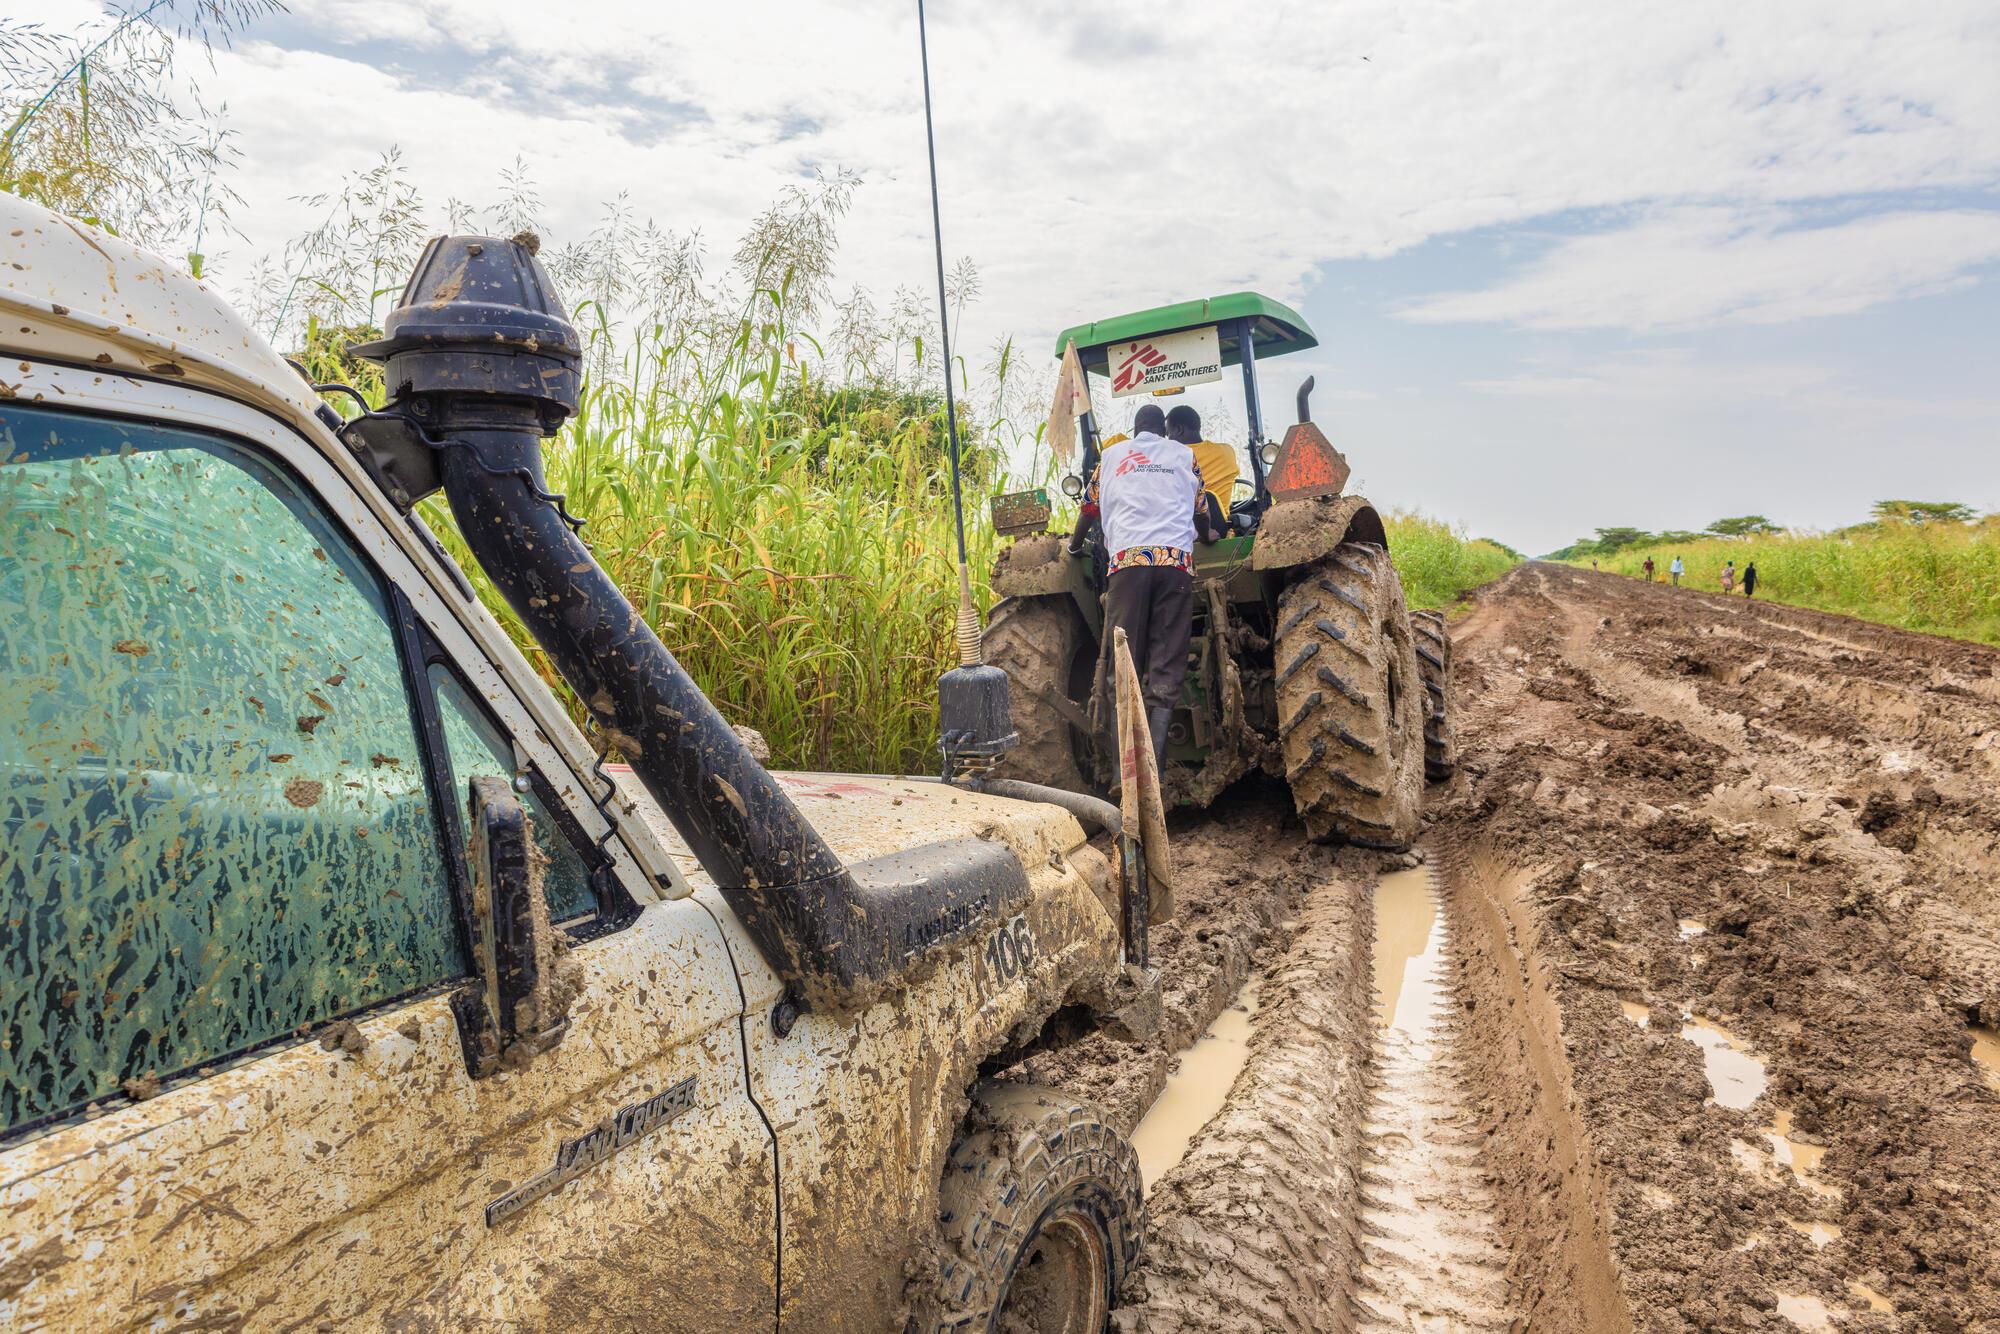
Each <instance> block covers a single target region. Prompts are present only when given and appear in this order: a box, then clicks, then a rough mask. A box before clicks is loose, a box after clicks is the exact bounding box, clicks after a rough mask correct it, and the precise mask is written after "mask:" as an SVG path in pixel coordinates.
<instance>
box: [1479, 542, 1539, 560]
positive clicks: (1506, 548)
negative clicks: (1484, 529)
mask: <svg viewBox="0 0 2000 1334" xmlns="http://www.w3.org/2000/svg"><path fill="white" fill-rule="evenodd" d="M1472 540H1473V541H1475V542H1484V543H1485V544H1486V545H1487V546H1489V547H1499V548H1500V549H1501V550H1502V551H1504V552H1506V553H1507V554H1508V555H1510V556H1512V557H1513V558H1514V559H1515V560H1526V559H1527V557H1526V556H1523V555H1522V554H1521V553H1520V552H1518V551H1516V550H1514V548H1512V547H1510V546H1508V545H1507V544H1506V543H1505V542H1502V541H1501V540H1500V539H1499V538H1497V537H1475V538H1473V539H1472Z"/></svg>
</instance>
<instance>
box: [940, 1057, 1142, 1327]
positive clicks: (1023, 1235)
mask: <svg viewBox="0 0 2000 1334" xmlns="http://www.w3.org/2000/svg"><path fill="white" fill-rule="evenodd" d="M1144 1229H1145V1202H1144V1197H1143V1195H1142V1192H1141V1186H1140V1181H1139V1158H1138V1155H1137V1154H1135V1153H1134V1152H1133V1151H1132V1145H1131V1144H1130V1143H1129V1142H1128V1141H1127V1140H1126V1138H1125V1137H1124V1136H1123V1135H1121V1134H1119V1133H1118V1132H1117V1131H1116V1130H1114V1129H1113V1128H1112V1127H1111V1124H1110V1119H1109V1118H1108V1117H1107V1116H1105V1114H1104V1113H1103V1112H1101V1111H1099V1110H1098V1109H1097V1108H1095V1107H1093V1106H1091V1105H1090V1104H1089V1103H1086V1102H1079V1101H1077V1100H1076V1099H1074V1098H1070V1097H1068V1096H1066V1095H1064V1094H1062V1093H1058V1092H1057V1091H1055V1090H1054V1089H1049V1088H1042V1087H1040V1086H1038V1085H1035V1084H1005V1083H986V1084H981V1085H980V1086H979V1087H978V1088H976V1089H974V1090H973V1094H972V1110H971V1112H970V1114H969V1115H968V1116H967V1117H966V1123H965V1128H964V1129H963V1130H962V1131H961V1132H960V1134H959V1137H958V1140H957V1142H956V1143H954V1144H953V1145H952V1148H951V1154H950V1156H949V1157H948V1158H947V1159H946V1161H945V1169H944V1181H943V1184H942V1186H941V1187H940V1189H939V1192H938V1231H939V1234H940V1235H939V1241H940V1242H941V1243H942V1244H941V1245H940V1246H939V1248H938V1254H939V1259H940V1262H939V1265H938V1273H937V1278H936V1281H935V1286H934V1287H933V1288H932V1290H931V1291H930V1292H928V1293H926V1294H924V1295H923V1296H922V1297H921V1298H920V1299H919V1301H918V1304H917V1311H916V1319H915V1320H913V1321H912V1322H911V1328H912V1329H915V1330H918V1331H922V1332H923V1334H947V1332H949V1334H973V1332H974V1331H977V1334H993V1332H994V1331H1002V1330H1014V1329H1032V1330H1036V1331H1038V1334H1041V1332H1046V1334H1102V1331H1103V1330H1104V1328H1105V1325H1106V1323H1107V1321H1108V1320H1109V1318H1110V1314H1111V1307H1112V1305H1113V1304H1114V1303H1115V1302H1116V1301H1117V1300H1118V1289H1119V1286H1120V1285H1121V1284H1123V1283H1124V1281H1125V1276H1126V1274H1127V1273H1129V1272H1130V1271H1131V1268H1132V1265H1133V1264H1134V1263H1135V1262H1136V1261H1137V1259H1138V1257H1139V1244H1140V1240H1141V1236H1142V1234H1143V1232H1144Z"/></svg>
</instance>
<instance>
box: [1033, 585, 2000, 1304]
mask: <svg viewBox="0 0 2000 1334" xmlns="http://www.w3.org/2000/svg"><path fill="white" fill-rule="evenodd" d="M1454 640H1455V644H1456V647H1457V668H1456V670H1457V677H1456V681H1455V685H1454V700H1453V704H1454V708H1455V709H1456V710H1457V713H1458V717H1459V726H1460V739H1461V743H1462V746H1463V767H1462V769H1461V772H1460V774H1459V776H1458V778H1457V779H1456V780H1455V781H1454V782H1453V783H1451V784H1450V785H1448V786H1445V787H1440V788H1433V789H1432V791H1431V794H1430V798H1429V803H1428V806H1429V810H1428V816H1427V821H1428V828H1427V830H1426V833H1425V836H1424V840H1423V843H1422V844H1421V845H1420V847H1419V849H1418V852H1417V854H1416V856H1421V857H1422V858H1423V859H1424V865H1423V866H1422V868H1421V869H1415V868H1413V867H1412V865H1411V863H1413V862H1414V861H1415V860H1416V856H1413V857H1405V858H1395V857H1384V856H1382V855H1380V854H1374V853H1364V852H1361V851H1358V850H1352V849H1347V850H1333V849H1327V848H1321V847H1316V846H1313V845H1311V844H1310V843H1308V842H1307V841H1306V840H1305V839H1304V838H1303V835H1302V833H1301V831H1300V830H1299V829H1298V828H1297V826H1296V824H1295V823H1293V822H1292V821H1291V820H1290V819H1289V818H1288V815H1287V807H1286V803H1285V800H1284V798H1283V796H1282V794H1280V793H1276V792H1273V791H1269V790H1264V789H1257V788H1254V787H1253V788H1250V789H1246V790H1244V791H1239V792H1236V793H1232V794H1231V795H1230V796H1229V797H1228V798H1227V799H1226V800H1225V801H1224V802H1223V803H1221V804H1220V805H1219V806H1218V807H1217V808H1216V809H1215V810H1213V811H1211V812H1210V813H1209V814H1208V815H1206V816H1204V817H1201V818H1199V819H1195V820H1191V821H1189V822H1188V823H1187V824H1186V826H1185V827H1183V828H1180V829H1178V830H1177V834H1178V837H1179V843H1178V845H1177V847H1178V858H1179V860H1180V863H1181V865H1182V866H1183V867H1185V868H1188V869H1187V880H1188V882H1189V883H1188V884H1187V885H1186V887H1185V888H1184V891H1183V904H1184V912H1183V916H1182V917H1181V919H1180V920H1179V921H1177V922H1175V923H1172V924H1169V925H1167V926H1165V927H1163V928H1162V929H1161V930H1160V932H1159V934H1158V940H1159V944H1160V950H1159V953H1160V962H1161V963H1162V964H1163V966H1164V967H1165V968H1166V969H1167V970H1168V972H1167V975H1168V977H1169V978H1170V979H1171V981H1172V995H1171V997H1170V1001H1169V1010H1170V1012H1171V1014H1172V1016H1173V1021H1172V1023H1171V1024H1170V1030H1171V1031H1170V1032H1169V1033H1168V1034H1166V1035H1165V1038H1164V1040H1163V1041H1162V1042H1161V1043H1160V1044H1159V1045H1158V1047H1157V1048H1155V1049H1149V1050H1147V1051H1144V1052H1141V1053H1138V1054H1137V1055H1136V1056H1135V1055H1134V1053H1133V1052H1132V1051H1131V1049H1127V1048H1113V1047H1111V1046H1109V1045H1108V1044H1107V1045H1104V1046H1097V1045H1093V1044H1086V1045H1085V1046H1083V1047H1080V1048H1077V1049H1073V1050H1071V1051H1069V1052H1065V1053H1060V1054H1058V1055H1056V1056H1053V1057H1045V1058H1042V1060H1041V1063H1040V1068H1039V1069H1038V1071H1037V1073H1038V1074H1039V1075H1040V1076H1041V1077H1044V1078H1050V1079H1055V1080H1057V1081H1058V1082H1064V1083H1068V1084H1070V1085H1071V1086H1072V1087H1075V1088H1078V1089H1079V1090H1080V1091H1084V1092H1087V1093H1090V1094H1092V1095H1094V1096H1097V1097H1099V1098H1100V1099H1102V1100H1104V1101H1106V1102H1107V1103H1109V1104H1110V1105H1112V1106H1113V1107H1114V1108H1115V1109H1116V1110H1117V1112H1118V1114H1119V1116H1120V1117H1121V1118H1123V1119H1125V1120H1126V1121H1127V1123H1128V1124H1135V1123H1137V1122H1138V1121H1139V1119H1140V1118H1141V1117H1142V1116H1144V1115H1146V1114H1148V1111H1149V1109H1150V1110H1151V1115H1152V1116H1153V1117H1154V1118H1156V1119H1155V1120H1154V1121H1153V1122H1151V1123H1150V1124H1149V1127H1148V1135H1147V1139H1148V1142H1149V1143H1150V1144H1154V1145H1155V1146H1157V1145H1158V1144H1159V1143H1160V1142H1162V1140H1163V1139H1164V1140H1165V1141H1167V1142H1169V1143H1170V1144H1171V1143H1172V1142H1173V1141H1176V1140H1184V1141H1185V1142H1184V1143H1179V1144H1177V1145H1174V1147H1175V1148H1177V1152H1169V1153H1167V1154H1166V1155H1165V1156H1164V1157H1161V1156H1160V1153H1161V1151H1160V1150H1159V1149H1158V1148H1157V1147H1155V1148H1154V1149H1153V1150H1152V1153H1153V1157H1154V1160H1155V1162H1156V1164H1160V1165H1159V1166H1156V1168H1155V1175H1156V1179H1153V1180H1150V1181H1149V1196H1148V1211H1149V1215H1150V1226H1151V1243H1150V1250H1149V1254H1148V1258H1147V1260H1146V1263H1145V1265H1144V1267H1143V1268H1142V1269H1141V1271H1140V1273H1139V1274H1138V1275H1137V1277H1136V1278H1135V1279H1134V1280H1133V1282H1132V1285H1131V1287H1130V1289H1129V1291H1128V1293H1127V1300H1128V1307H1127V1309H1125V1310H1124V1311H1121V1312H1120V1313H1119V1316H1118V1320H1119V1322H1120V1327H1121V1328H1124V1329H1150V1330H1194V1329H1201V1330H1216V1329H1297V1330H1333V1329H1340V1330H1346V1329H1371V1330H1382V1329H1396V1330H1413V1329H1510V1328H1511V1329H1529V1330H1591V1331H1596V1330H1620V1329H1633V1330H1642V1331H1656V1330H1657V1331H1669V1330H1672V1331H1679V1330H1710V1329H1722V1330H1738V1329H1742V1330H1791V1329H1798V1328H1804V1329H1856V1330H1891V1329H1893V1330H1979V1329H2000V1068H1996V1062H2000V1037H1996V1034H1995V1031H1994V1028H1993V1025H1995V1024H1996V1023H2000V894H1996V891H1997V890H2000V797H1996V795H1995V794H1996V791H2000V652H1996V651H1994V650H1990V649H1986V648H1982V647H1978V646H1974V645H1966V644H1959V643H1955V642H1952V641H1945V640H1937V639H1929V638H1925V637H1921V636H1916V635H1910V634H1905V633H1902V632H1899V631H1894V630H1889V629H1885V628H1881V627H1876V626H1869V625H1865V624H1863V623H1860V622H1855V621H1850V620H1846V619H1843V618H1838V617H1831V616H1826V615H1821V614H1818V613H1811V612H1804V611H1799V610H1795V609H1790V608H1783V607H1776V606H1770V605H1766V604H1751V603H1746V602H1745V601H1744V600H1743V599H1741V598H1733V599H1724V598H1721V597H1718V596H1713V595H1708V594H1701V593H1694V592H1692V591H1689V590H1674V589H1668V588H1665V587H1664V586H1658V585H1655V586H1646V585H1642V584H1639V583H1636V582H1634V581H1631V580H1626V579H1621V578H1617V577H1615V576H1610V575H1594V574H1591V573H1588V572H1579V571H1574V570H1571V569H1568V568H1565V567H1556V566H1545V565H1529V566H1524V567H1521V568H1519V569H1517V570H1515V571H1514V572H1513V573H1512V574H1510V575H1509V576H1508V577H1506V578H1505V579H1503V580H1501V581H1500V582H1499V583H1498V584H1495V585H1493V586H1491V587H1489V588H1488V589H1486V590H1484V591H1483V592H1482V593H1481V595H1480V596H1479V597H1478V598H1477V600H1476V606H1475V608H1474V610H1473V611H1472V613H1471V614H1470V615H1469V616H1467V617H1465V618H1463V619H1461V620H1458V621H1457V622H1455V623H1454ZM1246 979H1247V980H1250V981H1252V982H1253V984H1254V985H1253V990H1252V992H1251V996H1252V998H1253V1001H1254V1007H1255V1012H1254V1014H1253V1015H1251V1016H1249V1018H1248V1019H1247V1021H1245V1019H1244V1017H1243V1015H1242V1014H1241V1012H1240V1011H1239V1013H1238V1014H1237V1015H1236V1016H1235V1019H1234V1022H1235V1024H1236V1027H1237V1029H1238V1030H1239V1037H1238V1040H1237V1041H1236V1042H1234V1043H1233V1044H1232V1045H1231V1046H1230V1048H1229V1050H1228V1051H1226V1052H1225V1051H1223V1049H1222V1048H1220V1047H1217V1048H1215V1049H1214V1050H1209V1049H1205V1050H1204V1053H1203V1056H1202V1060H1201V1061H1200V1062H1199V1064H1200V1067H1201V1070H1202V1072H1203V1073H1202V1075H1201V1078H1202V1079H1203V1080H1205V1081H1207V1082H1208V1083H1210V1084H1213V1083H1214V1082H1215V1081H1216V1080H1218V1079H1219V1080H1224V1081H1227V1083H1228V1086H1229V1091H1228V1095H1227V1097H1226V1098H1224V1099H1222V1100H1221V1101H1220V1108H1219V1110H1213V1109H1214V1106H1215V1100H1214V1099H1213V1098H1210V1099H1209V1100H1208V1101H1206V1102H1203V1101H1202V1097H1201V1092H1200V1090H1191V1089H1188V1088H1184V1087H1182V1084H1183V1083H1186V1082H1188V1081H1179V1082H1173V1081H1170V1080H1169V1075H1170V1072H1171V1071H1172V1070H1173V1068H1174V1067H1175V1064H1176V1058H1175V1056H1174V1053H1177V1052H1179V1051H1180V1050H1181V1049H1182V1048H1184V1047H1187V1046H1188V1045H1189V1044H1190V1043H1191V1042H1193V1041H1194V1040H1195V1039H1196V1038H1197V1037H1198V1036H1199V1035H1200V1034H1201V1033H1202V1032H1203V1031H1204V1030H1205V1029H1207V1028H1208V1027H1209V1025H1210V1024H1211V1023H1212V1022H1213V1020H1214V1019H1215V1017H1216V1015H1217V1014H1218V1013H1220V1012H1222V1011H1223V1010H1224V1009H1225V1007H1227V1006H1229V1005H1231V1004H1232V1003H1234V1002H1235V1001H1236V1000H1237V998H1238V996H1239V993H1240V992H1241V991H1242V988H1243V986H1244V983H1245V981H1246ZM1244 1029H1247V1035H1244V1034H1242V1033H1241V1030H1244ZM1217 1052H1222V1055H1221V1056H1218V1055H1217ZM1218 1061H1220V1064H1218ZM1193 1064H1195V1063H1194V1062H1190V1065H1191V1066H1192V1065H1193ZM1163 1086H1164V1088H1165V1093H1164V1095H1162V1094H1161V1089H1162V1087H1163ZM1156 1099H1157V1102H1156ZM1190 1109H1192V1110H1190ZM1211 1112H1212V1115H1211ZM1159 1118H1165V1119H1159Z"/></svg>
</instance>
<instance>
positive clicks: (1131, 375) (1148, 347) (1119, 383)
mask: <svg viewBox="0 0 2000 1334" xmlns="http://www.w3.org/2000/svg"><path fill="white" fill-rule="evenodd" d="M1166 359H1167V354H1166V353H1164V352H1162V351H1160V349H1158V348H1157V347H1154V346H1153V345H1152V344H1151V343H1140V344H1138V345H1137V346H1136V347H1134V348H1133V349H1132V355H1131V356H1129V357H1127V358H1125V360H1123V361H1121V362H1119V363H1118V370H1117V372H1116V373H1115V374H1113V375H1112V377H1111V387H1112V388H1113V389H1114V390H1116V391H1118V392H1119V393H1123V392H1125V391H1126V390H1127V389H1131V388H1133V387H1134V386H1136V385H1137V384H1138V383H1139V382H1140V381H1141V380H1143V379H1145V378H1146V372H1147V371H1149V370H1151V369H1152V368H1153V367H1155V366H1158V365H1160V364H1162V363H1163V362H1165V361H1166Z"/></svg>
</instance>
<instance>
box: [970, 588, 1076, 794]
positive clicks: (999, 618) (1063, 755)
mask: <svg viewBox="0 0 2000 1334" xmlns="http://www.w3.org/2000/svg"><path fill="white" fill-rule="evenodd" d="M985 645H986V661H987V662H988V663H990V664H992V665H993V666H995V667H998V668H1000V669H1001V670H1002V671H1004V672H1006V673H1007V683H1008V691H1007V707H1008V710H1009V711H1010V712H1011V713H1012V714H1013V716H1014V730H1015V731H1016V732H1019V733H1020V734H1021V744H1020V745H1018V746H1016V747H1015V748H1014V749H1012V750H1010V751H1008V752H1007V753H1006V754H1004V755H1002V756H1001V757H1000V761H999V763H998V764H997V765H995V767H994V773H995V774H996V775H997V776H999V777H1002V778H1021V779H1026V780H1027V781H1028V782H1031V783H1046V784H1048V785H1049V786H1050V787H1059V788H1063V789H1065V790H1067V791H1070V792H1090V791H1091V790H1092V789H1091V787H1090V785H1089V784H1088V783H1087V782H1086V781H1085V779H1084V776H1083V769H1082V768H1081V766H1079V765H1078V764H1077V744H1078V741H1079V740H1080V738H1079V737H1078V736H1077V731H1076V728H1075V726H1074V725H1073V724H1072V723H1071V722H1070V720H1069V719H1068V718H1067V717H1065V716H1064V715H1063V713H1062V711H1061V710H1060V709H1058V708H1057V707H1056V706H1055V705H1054V704H1053V703H1051V702H1050V700H1049V696H1050V695H1051V694H1055V695H1060V696H1062V697H1063V698H1064V699H1071V698H1072V696H1071V695H1070V693H1069V691H1070V686H1071V684H1072V681H1071V677H1072V675H1073V673H1074V671H1075V667H1076V658H1077V654H1078V653H1079V652H1080V651H1081V650H1082V649H1083V648H1084V647H1085V644H1084V626H1083V618H1082V617H1081V616H1079V615H1078V614H1077V611H1076V608H1075V607H1073V606H1071V605H1070V600H1069V599H1068V598H1067V597H1062V596H1053V597H1050V596H1044V597H1025V598H1005V599H1003V600H1002V601H1001V602H1000V603H998V604H997V605H996V606H995V607H994V608H993V614H992V615H991V616H989V617H988V618H987V622H986V638H985ZM1094 656H1095V655H1094V654H1093V660H1094ZM1076 703H1077V705H1078V707H1079V708H1083V709H1086V710H1087V709H1088V708H1089V701H1088V699H1085V700H1079V701H1076Z"/></svg>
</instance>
